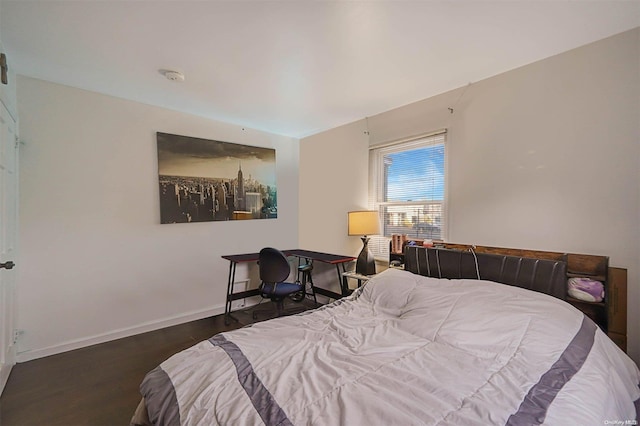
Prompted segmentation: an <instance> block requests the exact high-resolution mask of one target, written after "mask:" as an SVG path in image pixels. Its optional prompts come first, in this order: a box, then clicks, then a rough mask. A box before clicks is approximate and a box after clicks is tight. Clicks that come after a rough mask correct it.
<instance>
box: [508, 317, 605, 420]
mask: <svg viewBox="0 0 640 426" xmlns="http://www.w3.org/2000/svg"><path fill="white" fill-rule="evenodd" d="M596 328H597V326H596V325H595V323H594V322H593V321H591V320H590V319H589V318H587V317H586V316H585V317H584V318H583V319H582V325H581V326H580V330H578V333H576V335H575V336H574V337H573V339H572V340H571V342H570V343H569V345H568V346H567V347H566V348H565V350H564V352H562V355H560V358H558V360H557V361H556V362H555V363H554V364H553V365H552V366H551V368H550V369H549V370H548V371H547V372H546V373H544V374H543V375H542V377H540V380H539V381H538V383H536V384H535V385H533V387H531V389H529V393H528V394H527V396H525V398H524V400H523V401H522V403H521V404H520V407H519V408H518V411H517V412H516V413H514V414H512V415H511V416H510V417H509V419H508V420H507V425H508V426H524V425H539V424H542V422H544V419H545V417H546V415H547V410H548V409H549V406H550V405H551V403H552V402H553V400H554V399H555V397H556V395H558V392H560V390H561V389H562V387H563V386H564V385H565V384H566V383H567V382H568V381H569V380H571V378H572V377H573V375H574V374H576V373H577V372H578V370H580V368H581V367H582V364H584V362H585V360H586V359H587V356H588V355H589V352H590V351H591V347H592V346H593V341H594V337H595V332H596Z"/></svg>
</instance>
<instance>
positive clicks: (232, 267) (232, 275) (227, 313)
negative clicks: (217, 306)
mask: <svg viewBox="0 0 640 426" xmlns="http://www.w3.org/2000/svg"><path fill="white" fill-rule="evenodd" d="M235 279H236V262H229V280H228V282H227V301H226V303H225V305H224V325H229V319H232V320H234V321H236V322H237V321H238V319H237V318H235V317H234V316H233V315H231V301H232V300H231V295H232V294H233V282H234V281H235Z"/></svg>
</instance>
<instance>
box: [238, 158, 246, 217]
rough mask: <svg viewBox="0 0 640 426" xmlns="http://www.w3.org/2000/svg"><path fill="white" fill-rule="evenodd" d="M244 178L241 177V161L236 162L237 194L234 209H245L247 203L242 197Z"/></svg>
mask: <svg viewBox="0 0 640 426" xmlns="http://www.w3.org/2000/svg"><path fill="white" fill-rule="evenodd" d="M244 196H245V194H244V178H243V177H242V163H239V164H238V196H237V198H236V206H237V209H236V210H240V211H245V210H246V209H247V203H246V200H245V198H244Z"/></svg>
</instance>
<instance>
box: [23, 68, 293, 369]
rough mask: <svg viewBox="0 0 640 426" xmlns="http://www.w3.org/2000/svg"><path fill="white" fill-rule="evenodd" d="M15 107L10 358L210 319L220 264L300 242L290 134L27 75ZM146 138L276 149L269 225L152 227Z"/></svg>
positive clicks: (150, 152)
mask: <svg viewBox="0 0 640 426" xmlns="http://www.w3.org/2000/svg"><path fill="white" fill-rule="evenodd" d="M18 108H19V114H20V136H21V139H22V140H23V141H24V143H25V144H24V146H23V147H22V150H21V153H20V155H21V159H20V160H21V161H20V169H21V175H20V191H21V194H20V221H21V223H20V241H21V259H20V263H19V265H20V268H17V269H19V277H18V312H19V314H18V326H19V328H20V329H23V330H24V332H25V334H24V336H23V338H22V340H21V341H20V342H19V346H18V349H19V356H18V359H19V361H25V360H28V359H32V358H37V357H40V356H45V355H48V354H51V353H56V352H61V351H64V350H68V349H73V348H76V347H81V346H86V345H87V344H91V343H97V342H102V341H106V340H110V339H113V338H117V337H121V336H125V335H131V334H135V333H137V332H140V331H146V330H150V329H154V328H159V327H161V326H164V325H170V324H176V323H179V322H183V321H187V320H190V319H195V318H202V317H206V316H209V315H213V314H218V313H221V312H223V311H224V299H225V291H226V282H227V275H228V269H229V267H228V262H227V261H225V260H223V259H221V258H220V256H221V255H223V254H233V253H246V252H254V251H256V250H258V249H259V248H261V247H263V246H267V245H272V246H275V247H282V248H292V247H296V246H297V245H298V141H297V140H296V139H292V138H287V137H282V136H277V135H273V134H268V133H264V132H259V131H256V130H251V129H246V130H245V129H243V128H242V127H239V126H235V125H231V124H225V123H220V122H215V121H211V120H207V119H204V118H200V117H195V116H191V115H187V114H182V113H178V112H175V111H169V110H166V109H162V108H157V107H152V106H148V105H143V104H140V103H135V102H131V101H125V100H122V99H117V98H113V97H109V96H104V95H101V94H96V93H92V92H87V91H83V90H79V89H74V88H70V87H65V86H61V85H56V84H52V83H48V82H44V81H40V80H35V79H31V78H26V77H19V80H18ZM157 131H160V132H167V133H174V134H180V135H187V136H194V137H199V138H206V139H215V140H221V141H228V142H235V143H241V144H248V145H255V146H261V147H269V148H275V149H276V161H277V185H278V208H279V212H278V218H277V219H268V220H251V221H232V222H207V223H191V224H165V225H161V224H160V215H159V200H158V169H157V152H156V132H157ZM247 275H249V271H247V270H242V268H240V270H239V277H238V278H243V277H244V276H247ZM257 284H258V283H255V282H254V283H253V285H254V286H256V285H257Z"/></svg>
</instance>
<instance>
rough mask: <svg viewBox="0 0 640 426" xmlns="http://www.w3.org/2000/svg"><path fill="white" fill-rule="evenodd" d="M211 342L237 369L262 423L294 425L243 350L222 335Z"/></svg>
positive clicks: (268, 424)
mask: <svg viewBox="0 0 640 426" xmlns="http://www.w3.org/2000/svg"><path fill="white" fill-rule="evenodd" d="M209 342H210V343H211V344H212V345H214V346H218V347H220V348H221V349H222V350H224V351H225V352H226V353H227V355H228V356H229V358H231V361H232V362H233V364H234V365H235V367H236V372H237V373H238V381H239V382H240V385H241V386H242V388H243V389H244V390H245V392H246V393H247V395H248V396H249V399H250V400H251V403H252V404H253V407H254V408H255V409H256V411H257V412H258V414H260V417H261V418H262V421H264V422H265V424H266V425H267V426H270V425H281V426H288V425H292V423H291V421H290V420H289V419H288V418H287V415H286V414H285V413H284V411H283V410H282V408H280V406H279V405H278V403H277V402H276V400H275V398H274V397H273V395H271V393H270V392H269V390H268V389H267V388H266V387H265V386H264V385H263V384H262V382H261V381H260V379H259V378H258V376H257V375H256V373H255V371H253V366H252V365H251V363H250V362H249V360H248V359H247V358H246V357H245V356H244V354H243V353H242V350H240V348H239V347H238V346H236V344H235V343H233V342H231V341H229V340H227V339H226V338H225V337H224V336H223V335H222V334H218V335H216V336H213V337H212V338H211V339H209Z"/></svg>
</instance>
